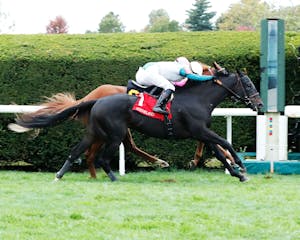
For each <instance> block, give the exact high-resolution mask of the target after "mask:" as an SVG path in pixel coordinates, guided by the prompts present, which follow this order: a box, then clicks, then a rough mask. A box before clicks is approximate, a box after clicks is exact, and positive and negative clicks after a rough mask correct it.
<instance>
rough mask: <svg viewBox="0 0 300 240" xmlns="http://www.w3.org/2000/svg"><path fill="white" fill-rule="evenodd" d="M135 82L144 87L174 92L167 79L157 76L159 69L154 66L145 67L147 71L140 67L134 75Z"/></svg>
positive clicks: (173, 87)
mask: <svg viewBox="0 0 300 240" xmlns="http://www.w3.org/2000/svg"><path fill="white" fill-rule="evenodd" d="M135 79H136V81H137V82H138V83H139V84H141V85H144V86H153V85H155V86H158V87H160V88H163V89H164V90H166V89H171V90H172V91H175V86H174V85H173V83H172V82H170V81H169V80H168V79H166V78H165V77H163V76H162V75H160V74H159V68H158V66H156V65H152V66H149V67H147V70H145V69H144V68H142V67H140V68H139V69H138V71H137V72H136V75H135Z"/></svg>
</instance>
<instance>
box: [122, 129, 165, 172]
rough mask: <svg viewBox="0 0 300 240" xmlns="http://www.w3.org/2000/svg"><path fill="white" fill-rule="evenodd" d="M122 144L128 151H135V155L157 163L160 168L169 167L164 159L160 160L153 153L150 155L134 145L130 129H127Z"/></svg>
mask: <svg viewBox="0 0 300 240" xmlns="http://www.w3.org/2000/svg"><path fill="white" fill-rule="evenodd" d="M124 145H125V148H127V149H128V150H129V151H131V152H133V153H135V154H136V155H138V156H140V157H142V158H144V159H145V160H146V161H148V162H151V163H152V164H157V165H158V166H160V167H161V168H165V167H169V163H167V162H166V161H164V160H161V159H159V158H157V157H155V156H153V155H150V154H149V153H146V152H144V151H143V150H141V149H140V148H138V147H137V146H136V145H135V142H134V141H133V138H132V135H131V132H130V130H129V129H128V131H127V134H126V137H125V139H124Z"/></svg>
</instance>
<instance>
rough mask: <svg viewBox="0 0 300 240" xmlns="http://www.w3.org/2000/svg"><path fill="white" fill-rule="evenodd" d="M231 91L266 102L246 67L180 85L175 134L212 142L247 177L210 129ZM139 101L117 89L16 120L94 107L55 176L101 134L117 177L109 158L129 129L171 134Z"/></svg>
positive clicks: (46, 121)
mask: <svg viewBox="0 0 300 240" xmlns="http://www.w3.org/2000/svg"><path fill="white" fill-rule="evenodd" d="M232 95H233V96H235V97H237V98H239V99H240V100H242V101H244V102H245V103H246V104H247V105H248V106H249V107H251V108H252V109H253V110H258V109H260V108H261V107H262V106H263V103H262V100H261V98H260V96H259V94H258V92H257V90H256V88H255V86H254V84H253V83H252V81H251V80H250V78H249V77H248V76H247V75H245V74H243V73H241V72H238V73H231V74H230V75H228V76H220V77H219V79H218V80H215V81H207V82H201V83H198V82H192V81H190V82H188V84H187V85H186V86H185V87H183V88H178V89H177V90H176V92H175V96H174V100H173V102H172V109H171V113H172V116H173V118H172V124H173V139H186V138H192V139H195V140H198V141H201V142H204V143H205V144H210V145H211V146H212V148H213V149H214V151H215V153H216V155H217V158H218V159H219V160H220V161H221V162H222V163H223V164H224V166H225V167H226V168H227V169H228V171H229V172H230V174H231V175H232V176H235V177H237V178H239V180H240V181H241V182H243V181H246V180H247V177H246V176H245V175H244V174H242V173H241V172H239V171H235V170H234V169H233V168H232V166H231V165H230V164H229V163H228V162H227V161H226V157H225V156H224V155H223V154H222V153H221V151H220V150H219V149H218V147H217V146H218V145H220V146H221V147H222V148H223V149H226V150H228V151H229V152H230V154H231V155H232V157H233V158H234V160H235V162H236V164H238V165H239V166H240V167H241V168H242V169H244V168H245V167H244V165H243V163H242V161H241V160H240V159H239V157H238V156H237V154H236V152H235V151H234V149H233V148H232V146H231V145H230V143H228V142H227V141H226V140H225V139H224V138H222V137H220V136H219V135H217V134H216V133H215V132H213V131H212V130H210V129H209V126H210V122H211V113H212V111H213V110H214V108H215V107H216V106H217V105H218V104H219V103H221V102H222V101H223V100H224V99H225V98H226V97H227V96H232ZM136 100H137V96H130V95H127V94H117V95H113V96H108V97H105V98H101V99H98V100H92V101H88V102H83V103H81V104H78V105H76V106H72V107H70V108H67V109H65V110H63V111H61V112H60V113H57V114H52V115H48V114H47V115H38V116H36V117H33V118H31V119H29V120H27V121H26V120H22V119H19V120H17V124H19V125H20V126H23V127H26V128H43V127H49V126H53V125H56V124H59V123H60V122H62V121H65V120H66V119H68V118H69V117H70V116H74V115H80V114H84V113H86V112H89V121H88V124H87V132H86V134H85V136H84V137H83V139H82V140H81V141H80V142H79V143H78V144H77V145H76V146H75V147H74V148H73V149H72V150H71V153H70V155H69V157H68V159H67V160H66V161H65V163H64V165H63V167H62V168H61V169H60V171H59V172H58V173H57V174H56V178H57V179H60V178H62V177H63V175H64V174H65V173H66V172H67V171H68V170H69V169H70V167H71V165H72V164H73V162H74V161H75V160H76V159H77V158H78V157H79V156H80V155H81V154H82V153H83V152H84V151H86V150H87V149H88V148H89V147H90V146H91V145H92V144H93V143H94V142H95V141H97V140H99V139H101V141H102V142H103V143H104V144H103V146H102V149H101V154H100V159H101V164H102V167H103V170H104V171H105V172H106V173H107V175H108V176H109V178H110V179H111V180H112V181H114V180H116V177H115V176H114V174H113V172H112V170H111V168H110V161H111V159H112V157H113V154H114V153H115V152H116V151H117V150H118V148H119V145H120V144H121V142H122V141H124V139H125V137H126V134H127V129H128V128H132V129H135V130H138V131H140V132H142V133H144V134H146V135H148V136H151V137H156V138H168V134H167V133H166V131H165V127H166V126H165V123H164V122H163V121H160V120H157V119H151V118H148V117H146V116H144V115H141V114H139V113H137V112H136V111H133V110H132V107H133V105H134V103H135V102H136Z"/></svg>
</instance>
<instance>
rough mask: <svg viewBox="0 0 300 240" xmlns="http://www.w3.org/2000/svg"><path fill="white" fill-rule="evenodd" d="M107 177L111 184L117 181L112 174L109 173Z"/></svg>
mask: <svg viewBox="0 0 300 240" xmlns="http://www.w3.org/2000/svg"><path fill="white" fill-rule="evenodd" d="M107 176H108V177H109V179H110V180H111V181H112V182H115V181H117V180H118V179H117V178H116V176H115V175H114V173H113V172H109V173H108V174H107Z"/></svg>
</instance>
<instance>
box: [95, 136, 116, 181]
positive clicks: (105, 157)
mask: <svg viewBox="0 0 300 240" xmlns="http://www.w3.org/2000/svg"><path fill="white" fill-rule="evenodd" d="M120 144H121V140H117V141H113V142H109V143H108V142H106V143H105V145H104V147H103V150H102V152H101V154H100V159H99V162H100V164H101V166H102V168H103V170H104V172H105V173H106V174H107V176H108V177H109V178H110V180H111V181H112V182H114V181H116V180H118V179H117V177H116V176H115V175H114V173H113V171H112V169H111V167H110V162H111V160H112V158H113V155H114V153H115V152H117V151H118V149H119V146H120Z"/></svg>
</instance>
